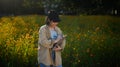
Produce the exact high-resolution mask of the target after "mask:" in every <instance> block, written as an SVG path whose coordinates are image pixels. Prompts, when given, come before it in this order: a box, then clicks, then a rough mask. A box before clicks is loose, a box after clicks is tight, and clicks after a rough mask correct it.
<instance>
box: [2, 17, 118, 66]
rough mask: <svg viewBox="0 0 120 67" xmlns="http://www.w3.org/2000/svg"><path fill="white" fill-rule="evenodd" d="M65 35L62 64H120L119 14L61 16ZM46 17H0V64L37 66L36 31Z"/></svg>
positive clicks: (61, 26)
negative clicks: (116, 15) (117, 15)
mask: <svg viewBox="0 0 120 67" xmlns="http://www.w3.org/2000/svg"><path fill="white" fill-rule="evenodd" d="M60 17H61V20H62V21H61V22H60V23H59V25H58V26H59V27H60V28H61V29H62V31H63V33H64V34H67V38H66V47H65V49H64V51H63V52H62V58H63V60H62V61H63V67H119V66H120V27H119V26H120V17H114V16H60ZM44 21H45V16H39V15H29V16H9V17H1V18H0V66H1V67H38V65H37V43H38V30H39V27H40V26H41V25H43V24H45V23H44Z"/></svg>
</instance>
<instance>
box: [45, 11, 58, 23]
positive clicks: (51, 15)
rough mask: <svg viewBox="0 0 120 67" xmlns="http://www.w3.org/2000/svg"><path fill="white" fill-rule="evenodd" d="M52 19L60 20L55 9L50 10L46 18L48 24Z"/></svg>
mask: <svg viewBox="0 0 120 67" xmlns="http://www.w3.org/2000/svg"><path fill="white" fill-rule="evenodd" d="M50 21H54V22H59V21H60V18H59V15H58V13H57V12H55V11H54V10H51V11H48V16H47V17H46V19H45V22H46V24H47V25H49V24H50Z"/></svg>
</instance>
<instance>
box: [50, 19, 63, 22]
mask: <svg viewBox="0 0 120 67" xmlns="http://www.w3.org/2000/svg"><path fill="white" fill-rule="evenodd" d="M52 21H53V22H60V21H61V20H60V19H53V20H52Z"/></svg>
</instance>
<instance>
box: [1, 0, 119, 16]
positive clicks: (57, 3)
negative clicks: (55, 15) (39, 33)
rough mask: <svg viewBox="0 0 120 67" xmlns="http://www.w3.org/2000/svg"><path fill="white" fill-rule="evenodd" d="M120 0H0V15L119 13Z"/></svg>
mask: <svg viewBox="0 0 120 67" xmlns="http://www.w3.org/2000/svg"><path fill="white" fill-rule="evenodd" d="M119 7H120V0H0V15H9V14H10V15H18V14H20V15H21V14H47V11H48V10H50V9H53V10H56V11H58V12H59V13H61V14H67V15H80V14H85V15H97V14H102V15H105V14H109V15H120V8H119Z"/></svg>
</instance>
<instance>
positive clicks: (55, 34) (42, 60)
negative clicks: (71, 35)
mask: <svg viewBox="0 0 120 67" xmlns="http://www.w3.org/2000/svg"><path fill="white" fill-rule="evenodd" d="M59 22H60V18H59V15H58V14H57V13H56V12H55V11H49V14H48V16H47V18H46V24H45V25H43V26H41V27H40V29H39V41H38V63H39V65H40V67H62V58H61V51H62V50H63V49H64V47H65V39H63V34H62V31H61V29H60V28H59V27H58V26H57V25H58V23H59ZM61 39H63V40H62V41H61V43H59V45H56V46H55V47H54V45H55V44H56V43H58V42H60V40H61Z"/></svg>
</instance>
